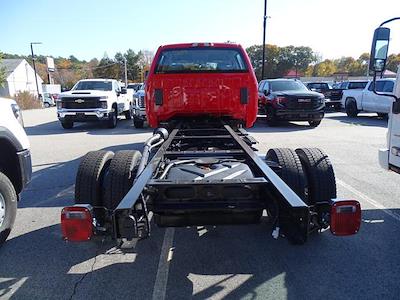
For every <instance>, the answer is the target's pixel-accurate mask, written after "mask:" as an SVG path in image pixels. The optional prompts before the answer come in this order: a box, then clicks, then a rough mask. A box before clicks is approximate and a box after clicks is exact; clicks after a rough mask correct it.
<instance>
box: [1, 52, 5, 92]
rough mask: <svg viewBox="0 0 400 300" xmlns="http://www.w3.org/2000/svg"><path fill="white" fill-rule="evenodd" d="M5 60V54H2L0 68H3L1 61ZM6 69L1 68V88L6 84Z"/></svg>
mask: <svg viewBox="0 0 400 300" xmlns="http://www.w3.org/2000/svg"><path fill="white" fill-rule="evenodd" d="M2 60H3V53H1V52H0V66H1V61H2ZM6 79H7V78H6V69H5V68H4V67H0V87H3V86H4V83H5V82H6Z"/></svg>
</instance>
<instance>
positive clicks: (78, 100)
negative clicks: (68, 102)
mask: <svg viewBox="0 0 400 300" xmlns="http://www.w3.org/2000/svg"><path fill="white" fill-rule="evenodd" d="M75 102H76V103H83V102H85V100H83V99H76V100H75Z"/></svg>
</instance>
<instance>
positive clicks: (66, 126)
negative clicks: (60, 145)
mask: <svg viewBox="0 0 400 300" xmlns="http://www.w3.org/2000/svg"><path fill="white" fill-rule="evenodd" d="M61 126H62V127H63V128H64V129H71V128H72V127H74V122H72V121H61Z"/></svg>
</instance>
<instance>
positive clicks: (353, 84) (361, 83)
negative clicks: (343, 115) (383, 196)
mask: <svg viewBox="0 0 400 300" xmlns="http://www.w3.org/2000/svg"><path fill="white" fill-rule="evenodd" d="M367 84H368V80H351V81H343V82H341V83H340V84H339V86H338V88H339V89H342V90H358V89H363V88H365V86H366V85H367Z"/></svg>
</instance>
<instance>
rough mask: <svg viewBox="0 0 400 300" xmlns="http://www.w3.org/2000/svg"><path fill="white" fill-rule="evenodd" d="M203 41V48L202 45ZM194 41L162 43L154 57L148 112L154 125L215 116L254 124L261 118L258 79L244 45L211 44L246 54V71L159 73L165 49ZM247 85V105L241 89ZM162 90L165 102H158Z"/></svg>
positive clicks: (147, 98) (190, 45)
mask: <svg viewBox="0 0 400 300" xmlns="http://www.w3.org/2000/svg"><path fill="white" fill-rule="evenodd" d="M202 46H203V45H202V44H199V47H202ZM190 47H192V44H176V45H168V46H161V47H160V48H159V49H158V51H157V53H156V56H155V58H154V60H153V64H152V66H151V68H150V73H149V77H148V79H147V82H146V96H145V101H146V113H147V119H148V123H149V125H150V126H151V127H154V128H155V127H158V126H159V124H160V122H165V121H169V120H171V119H173V118H175V117H191V116H193V117H194V116H212V117H229V118H232V119H235V120H240V121H242V122H243V124H244V125H245V126H246V127H251V126H253V124H254V122H255V120H256V117H257V108H258V104H257V97H258V91H257V80H256V77H255V75H254V71H253V68H252V66H251V63H250V60H249V58H248V56H247V54H246V52H245V51H244V50H243V48H242V47H241V46H240V45H236V44H212V46H209V47H218V48H234V49H237V50H239V51H240V52H241V53H242V56H243V58H244V60H245V63H246V64H247V69H248V72H244V73H173V74H155V72H154V71H155V68H156V64H157V62H158V58H159V55H160V53H161V51H163V50H165V49H176V48H178V49H179V48H190ZM242 88H247V91H248V98H247V104H242V103H241V99H240V97H241V96H240V90H241V89H242ZM156 89H162V96H163V103H162V105H156V104H155V90H156Z"/></svg>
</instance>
